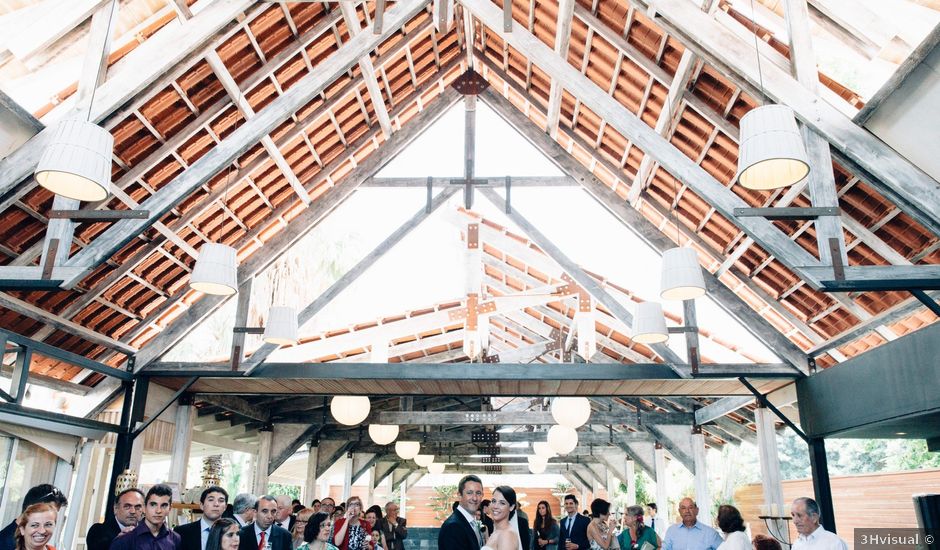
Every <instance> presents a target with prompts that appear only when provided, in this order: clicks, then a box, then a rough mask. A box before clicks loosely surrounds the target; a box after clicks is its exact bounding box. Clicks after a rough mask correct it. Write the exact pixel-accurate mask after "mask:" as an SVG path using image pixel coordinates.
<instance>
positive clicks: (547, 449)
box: [532, 441, 558, 460]
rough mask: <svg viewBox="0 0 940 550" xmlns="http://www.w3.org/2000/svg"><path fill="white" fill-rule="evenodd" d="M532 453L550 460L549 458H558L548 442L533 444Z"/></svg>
mask: <svg viewBox="0 0 940 550" xmlns="http://www.w3.org/2000/svg"><path fill="white" fill-rule="evenodd" d="M532 452H533V453H535V454H536V455H537V456H541V457H543V458H545V460H548V459H549V458H552V457H555V456H558V454H557V453H555V451H554V450H553V449H552V447H551V446H550V445H549V444H548V442H547V441H535V442H533V443H532Z"/></svg>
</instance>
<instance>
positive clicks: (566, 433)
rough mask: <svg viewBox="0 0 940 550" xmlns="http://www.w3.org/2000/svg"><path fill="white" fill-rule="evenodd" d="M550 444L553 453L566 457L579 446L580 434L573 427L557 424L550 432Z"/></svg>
mask: <svg viewBox="0 0 940 550" xmlns="http://www.w3.org/2000/svg"><path fill="white" fill-rule="evenodd" d="M548 444H549V445H550V446H551V448H552V450H553V451H555V452H556V453H558V454H560V455H561V456H565V455H566V454H568V453H570V452H571V451H573V450H574V448H575V447H577V446H578V432H576V431H575V429H574V428H572V427H569V426H562V425H560V424H556V425H555V426H552V427H551V429H549V430H548Z"/></svg>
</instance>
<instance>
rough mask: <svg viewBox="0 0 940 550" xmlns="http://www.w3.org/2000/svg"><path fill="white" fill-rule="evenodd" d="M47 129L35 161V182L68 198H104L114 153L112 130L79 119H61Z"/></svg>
mask: <svg viewBox="0 0 940 550" xmlns="http://www.w3.org/2000/svg"><path fill="white" fill-rule="evenodd" d="M49 131H50V132H51V133H50V135H49V137H48V140H47V142H46V147H45V149H43V151H42V156H41V157H39V162H38V163H37V164H36V182H38V183H39V185H41V186H43V187H45V188H46V189H48V190H49V191H52V192H53V193H55V194H57V195H62V196H63V197H68V198H70V199H77V200H80V201H100V200H103V199H106V198H107V197H108V194H109V193H110V190H111V154H112V153H113V152H114V137H113V136H112V135H111V133H110V132H108V131H107V130H105V129H104V128H102V127H101V126H98V125H97V124H92V123H91V122H87V121H85V120H82V119H80V118H70V119H66V120H63V121H61V122H59V123H58V124H56V125H55V127H53V128H51V129H50V130H49Z"/></svg>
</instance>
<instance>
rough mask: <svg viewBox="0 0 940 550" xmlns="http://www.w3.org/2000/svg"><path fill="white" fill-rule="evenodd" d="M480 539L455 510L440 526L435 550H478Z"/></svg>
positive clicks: (458, 511) (465, 519)
mask: <svg viewBox="0 0 940 550" xmlns="http://www.w3.org/2000/svg"><path fill="white" fill-rule="evenodd" d="M480 547H481V545H480V539H479V538H477V534H476V532H475V531H474V527H472V526H471V525H470V522H469V521H467V518H465V517H464V516H463V514H462V513H461V512H460V510H458V509H457V508H454V513H453V514H451V515H450V517H449V518H447V521H445V522H444V524H443V525H441V531H440V533H439V534H438V536H437V550H480Z"/></svg>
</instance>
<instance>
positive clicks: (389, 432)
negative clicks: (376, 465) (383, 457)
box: [369, 424, 398, 445]
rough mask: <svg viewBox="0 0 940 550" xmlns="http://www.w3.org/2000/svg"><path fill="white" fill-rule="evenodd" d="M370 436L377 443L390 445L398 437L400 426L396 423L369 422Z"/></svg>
mask: <svg viewBox="0 0 940 550" xmlns="http://www.w3.org/2000/svg"><path fill="white" fill-rule="evenodd" d="M369 437H371V438H372V441H374V442H375V444H376V445H388V444H389V443H391V442H392V441H395V438H397V437H398V426H397V425H395V424H369Z"/></svg>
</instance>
